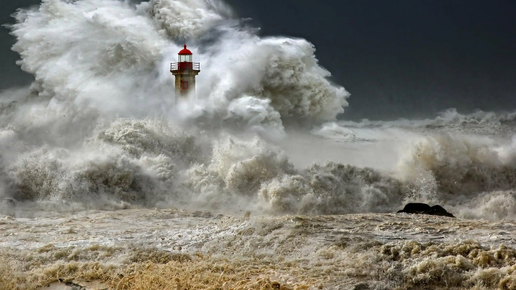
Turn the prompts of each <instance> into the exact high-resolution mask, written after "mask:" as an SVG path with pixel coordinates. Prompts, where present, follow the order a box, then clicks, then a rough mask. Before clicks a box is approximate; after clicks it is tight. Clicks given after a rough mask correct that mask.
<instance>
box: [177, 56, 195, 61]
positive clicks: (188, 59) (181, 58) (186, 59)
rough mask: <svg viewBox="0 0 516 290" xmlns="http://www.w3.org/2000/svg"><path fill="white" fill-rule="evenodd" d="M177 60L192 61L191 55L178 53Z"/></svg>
mask: <svg viewBox="0 0 516 290" xmlns="http://www.w3.org/2000/svg"><path fill="white" fill-rule="evenodd" d="M179 62H192V56H191V55H180V56H179Z"/></svg>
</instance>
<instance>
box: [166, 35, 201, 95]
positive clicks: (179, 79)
mask: <svg viewBox="0 0 516 290" xmlns="http://www.w3.org/2000/svg"><path fill="white" fill-rule="evenodd" d="M200 71H201V64H200V63H198V62H193V55H192V52H191V51H190V50H188V49H187V48H186V44H185V46H184V49H182V50H181V51H180V52H179V54H178V62H174V63H171V64H170V72H171V73H172V74H173V75H174V76H175V78H176V100H177V99H179V98H186V97H187V96H188V95H190V94H195V76H197V75H198V74H199V72H200Z"/></svg>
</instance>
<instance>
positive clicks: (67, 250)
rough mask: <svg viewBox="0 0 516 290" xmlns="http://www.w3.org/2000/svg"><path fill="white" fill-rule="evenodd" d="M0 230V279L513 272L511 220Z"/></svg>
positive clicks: (157, 214) (392, 282)
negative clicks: (0, 237)
mask: <svg viewBox="0 0 516 290" xmlns="http://www.w3.org/2000/svg"><path fill="white" fill-rule="evenodd" d="M135 221H137V222H135ZM0 228H1V229H2V233H4V234H5V237H4V239H3V242H2V243H1V244H0V255H1V256H2V257H3V259H4V260H5V261H6V263H4V265H8V266H9V268H6V267H5V266H4V267H3V268H2V269H1V271H3V273H4V274H5V275H3V277H4V280H0V285H2V286H3V287H4V288H2V289H20V288H19V287H22V288H23V289H38V287H42V286H46V285H47V284H50V283H53V282H58V281H62V282H63V283H64V282H74V283H78V284H81V283H82V284H84V285H87V283H91V282H93V281H96V282H102V283H103V285H107V286H109V287H112V288H116V289H140V288H138V287H150V288H153V287H154V288H156V287H158V288H159V287H176V286H178V285H190V286H191V287H194V285H195V288H196V289H212V287H215V286H217V285H218V287H250V288H251V289H263V287H266V288H267V287H269V288H271V289H274V287H277V286H274V285H279V287H281V288H280V289H317V288H318V287H323V289H337V288H335V287H338V286H341V287H342V286H346V285H347V286H349V287H354V286H356V285H359V284H367V285H368V287H369V289H411V288H413V287H423V286H424V287H431V288H433V289H464V288H467V289H498V288H502V289H513V287H514V285H515V284H514V282H515V279H516V276H514V274H516V272H515V271H516V269H515V268H514V263H515V262H516V261H515V259H516V250H515V246H516V244H515V241H514V240H513V239H512V237H511V233H512V232H513V231H514V230H515V229H516V224H515V223H513V222H487V221H476V220H464V219H453V218H447V217H435V216H417V215H407V214H356V215H342V216H287V217H278V218H271V217H257V216H253V215H249V214H243V215H242V216H223V215H214V214H212V213H210V212H200V211H197V212H193V211H184V210H177V209H166V210H143V209H141V210H136V209H135V210H121V211H110V212H104V211H90V212H88V213H77V214H74V215H65V216H59V215H58V216H54V217H51V218H35V219H13V218H7V217H3V218H1V222H0ZM176 278H177V279H176ZM12 282H14V284H9V283H12ZM1 283H4V284H1ZM275 283H277V284H275ZM273 284H274V285H273ZM10 285H11V286H10ZM12 285H16V286H12ZM117 285H118V286H117ZM224 285H226V286H224ZM267 285H268V286H267ZM267 289H268V288H267Z"/></svg>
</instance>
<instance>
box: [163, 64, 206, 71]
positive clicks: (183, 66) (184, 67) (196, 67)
mask: <svg viewBox="0 0 516 290" xmlns="http://www.w3.org/2000/svg"><path fill="white" fill-rule="evenodd" d="M170 70H201V64H200V63H198V62H173V63H171V64H170Z"/></svg>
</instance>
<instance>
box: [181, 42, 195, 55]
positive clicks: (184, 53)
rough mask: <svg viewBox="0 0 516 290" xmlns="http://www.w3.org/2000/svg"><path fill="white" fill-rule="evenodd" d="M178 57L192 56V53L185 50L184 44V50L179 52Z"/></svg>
mask: <svg viewBox="0 0 516 290" xmlns="http://www.w3.org/2000/svg"><path fill="white" fill-rule="evenodd" d="M179 55H192V52H191V51H190V50H188V49H186V44H185V48H184V49H183V50H181V51H180V52H179Z"/></svg>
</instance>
